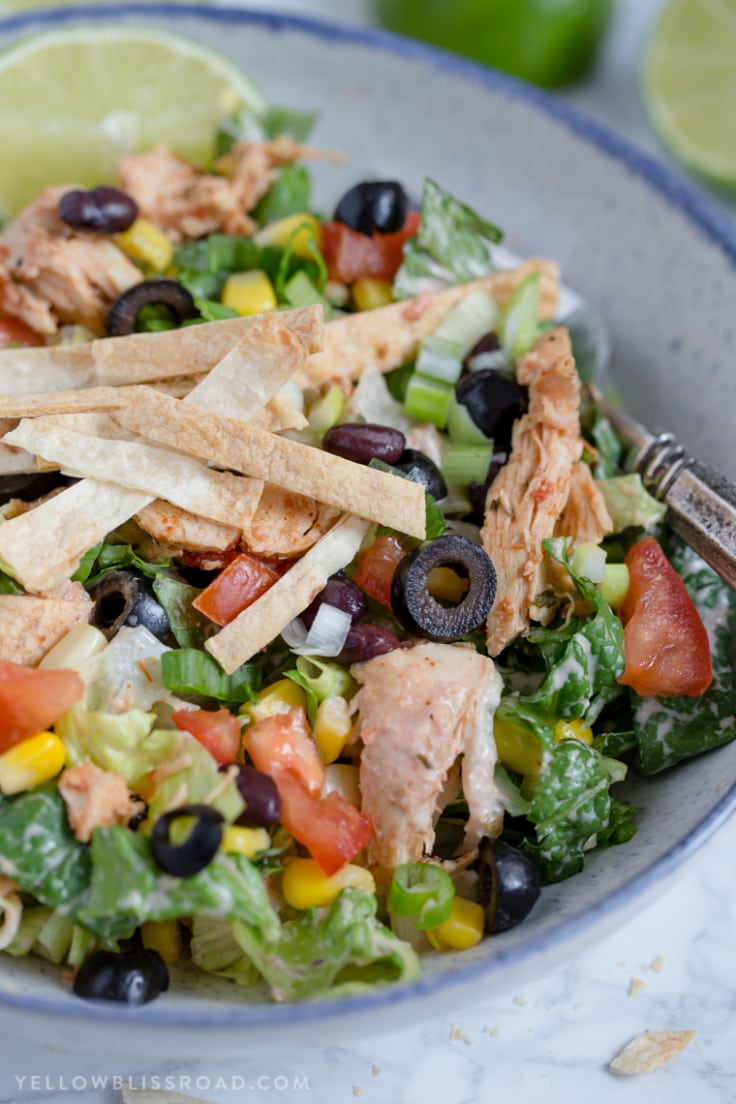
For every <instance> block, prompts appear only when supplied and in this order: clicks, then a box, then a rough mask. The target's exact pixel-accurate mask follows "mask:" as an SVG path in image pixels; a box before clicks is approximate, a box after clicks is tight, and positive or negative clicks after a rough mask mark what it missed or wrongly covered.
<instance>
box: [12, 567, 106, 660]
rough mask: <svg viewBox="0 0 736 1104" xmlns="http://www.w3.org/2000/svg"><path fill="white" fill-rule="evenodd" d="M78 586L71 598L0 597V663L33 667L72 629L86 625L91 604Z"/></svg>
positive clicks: (19, 595) (13, 595)
mask: <svg viewBox="0 0 736 1104" xmlns="http://www.w3.org/2000/svg"><path fill="white" fill-rule="evenodd" d="M78 586H79V590H80V592H81V593H80V594H78V595H76V596H75V597H73V598H39V597H37V596H36V595H35V594H3V595H0V662H3V663H5V662H8V663H29V664H32V665H35V664H36V663H39V662H40V661H41V660H42V659H43V657H44V656H45V655H46V653H47V652H48V651H50V650H51V649H52V648H53V646H54V644H58V642H59V641H60V640H61V638H62V637H63V636H66V634H67V633H68V632H69V629H71V628H72V626H73V625H76V624H78V623H79V622H80V621H89V615H90V613H91V611H92V600H91V599H90V598H89V597H88V595H87V593H86V592H85V590H84V588H83V587H82V586H81V584H78Z"/></svg>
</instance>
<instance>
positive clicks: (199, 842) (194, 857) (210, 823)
mask: <svg viewBox="0 0 736 1104" xmlns="http://www.w3.org/2000/svg"><path fill="white" fill-rule="evenodd" d="M184 817H191V818H192V819H193V820H194V826H193V827H192V830H191V832H190V833H189V835H188V836H187V838H186V839H185V840H184V842H183V843H179V844H174V843H171V840H170V838H169V829H170V828H171V825H172V824H173V822H174V821H175V820H180V819H182V818H184ZM223 823H224V817H223V815H222V813H220V812H218V811H217V809H214V808H213V807H212V806H211V805H180V806H179V807H178V808H177V809H172V810H171V812H169V813H164V814H163V816H160V817H159V818H158V820H157V821H156V823H155V824H154V826H153V832H152V833H151V854H152V855H153V858H154V861H155V862H156V865H157V866H159V867H160V868H161V870H163V872H164V873H165V874H173V875H174V876H175V877H176V878H190V877H191V876H192V875H193V874H198V873H199V871H200V870H204V868H205V867H206V866H209V864H210V863H211V862H212V860H213V859H214V857H215V855H216V854H217V850H218V848H219V846H220V844H221V842H222V830H223V829H222V826H223Z"/></svg>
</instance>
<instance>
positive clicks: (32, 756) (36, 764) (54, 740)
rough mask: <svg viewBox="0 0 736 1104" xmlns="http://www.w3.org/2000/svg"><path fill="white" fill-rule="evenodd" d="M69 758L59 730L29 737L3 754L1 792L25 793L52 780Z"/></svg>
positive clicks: (0, 772)
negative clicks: (58, 733)
mask: <svg viewBox="0 0 736 1104" xmlns="http://www.w3.org/2000/svg"><path fill="white" fill-rule="evenodd" d="M65 760H66V755H65V752H64V745H63V744H62V742H61V740H60V739H59V737H58V736H57V735H56V733H55V732H38V733H36V735H35V736H29V737H28V739H27V740H22V741H21V743H19V744H16V745H15V747H12V748H10V750H9V751H6V752H4V754H3V755H0V793H4V794H17V793H23V791H24V790H32V789H33V788H34V786H40V785H41V784H42V783H43V782H49V781H50V780H51V779H52V778H56V776H57V774H58V773H59V771H60V770H62V768H63V766H64V762H65Z"/></svg>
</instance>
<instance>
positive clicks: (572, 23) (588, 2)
mask: <svg viewBox="0 0 736 1104" xmlns="http://www.w3.org/2000/svg"><path fill="white" fill-rule="evenodd" d="M374 6H375V11H376V15H377V17H378V19H379V21H380V22H381V23H382V25H383V26H384V27H387V28H388V29H389V30H391V31H397V32H398V33H399V34H404V35H409V36H411V37H413V38H422V39H424V40H425V41H426V42H432V43H434V45H436V46H443V47H444V48H445V49H446V50H454V51H455V52H456V53H459V54H465V55H466V56H467V57H471V58H474V59H475V60H476V61H482V62H485V63H486V64H487V65H493V66H495V67H496V68H497V69H503V70H505V71H506V72H507V73H513V74H514V76H517V77H521V78H522V79H523V80H528V81H532V82H533V83H534V84H541V85H542V86H543V87H546V88H555V87H557V86H559V85H561V84H566V83H567V82H568V81H571V80H574V79H575V78H576V77H579V76H580V75H581V74H582V73H584V72H585V70H586V69H587V68H588V66H589V65H590V63H591V62H592V60H593V58H594V56H595V52H596V49H597V47H598V44H599V43H600V41H601V39H602V37H603V34H604V32H605V29H606V27H607V25H608V20H609V17H610V14H611V6H612V5H611V0H374Z"/></svg>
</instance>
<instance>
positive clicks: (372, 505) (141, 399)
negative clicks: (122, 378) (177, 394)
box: [15, 387, 426, 539]
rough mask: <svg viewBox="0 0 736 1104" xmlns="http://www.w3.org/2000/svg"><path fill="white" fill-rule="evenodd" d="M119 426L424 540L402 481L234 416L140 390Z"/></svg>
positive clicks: (421, 514) (411, 488)
mask: <svg viewBox="0 0 736 1104" xmlns="http://www.w3.org/2000/svg"><path fill="white" fill-rule="evenodd" d="M118 420H119V421H120V423H121V424H122V425H124V426H125V427H126V428H127V429H131V430H134V431H135V432H136V433H140V434H142V435H143V436H144V437H148V438H150V439H151V440H154V441H158V442H159V443H160V444H164V445H169V446H171V447H172V448H177V449H179V450H181V451H185V452H188V453H190V454H193V455H195V456H200V457H202V458H203V459H205V460H208V461H209V462H210V463H212V464H217V465H218V466H219V467H226V466H227V467H229V468H230V469H232V470H235V471H240V472H243V473H248V474H249V475H252V476H254V477H255V478H257V479H262V480H263V481H264V483H271V484H274V485H275V486H276V487H281V488H282V489H283V490H286V491H291V492H293V493H296V494H300V495H305V496H306V497H308V498H313V499H316V500H317V501H318V502H323V503H326V504H327V505H329V506H335V507H336V508H337V509H339V510H342V511H344V512H345V513H351V514H356V515H358V516H360V517H364V518H367V519H369V520H370V521H376V522H378V523H379V524H380V525H386V526H390V527H391V528H393V529H398V530H400V531H401V532H402V533H408V534H409V536H413V537H419V538H420V539H422V538H423V537H424V535H425V532H426V521H425V500H424V489H423V488H422V487H420V486H419V484H417V483H412V482H411V481H410V480H408V479H397V477H396V476H394V475H389V474H388V473H387V472H382V471H377V470H375V469H374V468H369V467H367V466H366V465H364V464H355V463H354V462H353V461H352V460H344V459H343V458H342V457H341V456H334V455H333V454H332V453H329V452H322V451H321V450H320V449H314V448H310V447H309V446H308V445H302V444H300V443H299V442H297V441H291V440H289V438H288V437H279V436H277V435H276V434H274V433H266V432H264V431H263V430H260V429H253V428H252V427H251V426H245V425H243V424H242V423H240V422H237V421H235V420H234V419H233V418H227V417H224V416H223V415H220V414H211V413H207V414H204V413H202V412H201V411H194V410H189V409H188V408H187V406H186V405H185V404H184V403H182V402H178V401H177V400H176V399H171V398H169V397H168V396H167V395H161V394H160V393H159V392H158V391H154V390H152V389H150V388H144V387H142V388H140V392H139V396H138V399H137V401H136V402H134V403H132V404H131V406H130V407H128V409H127V410H124V411H120V412H119V414H118ZM15 432H16V433H17V430H16V431H15Z"/></svg>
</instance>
